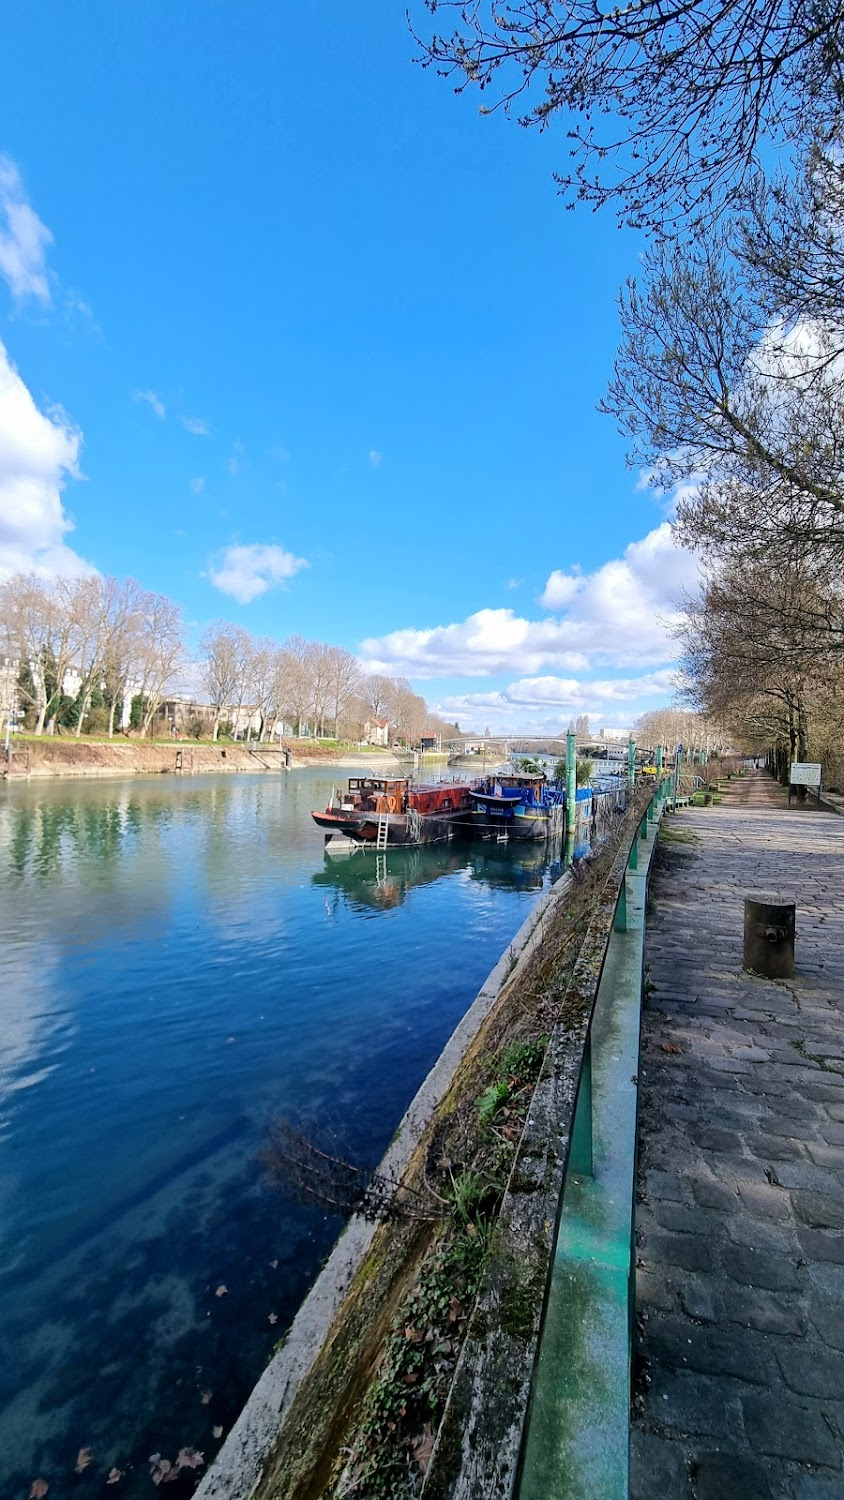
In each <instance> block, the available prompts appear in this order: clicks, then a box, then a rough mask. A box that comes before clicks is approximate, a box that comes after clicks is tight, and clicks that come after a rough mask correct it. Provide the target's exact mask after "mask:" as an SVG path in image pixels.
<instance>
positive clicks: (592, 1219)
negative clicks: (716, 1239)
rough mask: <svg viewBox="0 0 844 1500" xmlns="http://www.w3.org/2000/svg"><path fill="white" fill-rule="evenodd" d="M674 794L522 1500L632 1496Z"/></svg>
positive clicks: (667, 784) (593, 1101)
mask: <svg viewBox="0 0 844 1500" xmlns="http://www.w3.org/2000/svg"><path fill="white" fill-rule="evenodd" d="M661 770H662V768H661V767H660V771H661ZM670 795H671V778H670V777H668V776H665V775H662V774H661V775H660V777H659V780H658V784H657V789H656V793H655V796H654V798H653V801H652V802H651V803H650V804H649V806H648V809H647V812H646V813H645V815H644V816H643V818H642V821H641V823H640V825H639V827H638V830H637V834H636V836H635V837H634V838H633V840H632V843H631V848H630V856H629V860H628V863H627V869H626V873H625V878H624V879H623V880H622V881H621V884H620V889H619V895H618V901H617V903H616V907H615V914H614V920H613V927H612V932H611V935H610V938H609V942H608V946H607V952H606V957H605V960H604V966H603V970H602V973H601V979H600V984H599V988H598V993H597V998H596V1001H595V1007H594V1012H593V1016H592V1022H591V1025H590V1028H589V1033H588V1036H587V1041H586V1047H585V1049H584V1055H583V1065H582V1069H581V1073H580V1081H579V1085H578V1091H577V1100H576V1104H575V1114H574V1121H573V1125H572V1133H571V1148H570V1153H569V1160H568V1168H567V1171H566V1175H565V1178H564V1182H563V1189H562V1194H561V1201H560V1210H559V1219H558V1225H557V1237H556V1244H555V1248H554V1257H553V1261H552V1268H551V1275H550V1282H549V1287H548V1294H547V1301H546V1306H545V1312H544V1318H543V1323H542V1330H541V1336H540V1345H539V1353H538V1359H537V1363H536V1368H535V1373H534V1381H533V1387H532V1392H531V1404H530V1414H529V1421H528V1428H527V1434H526V1438H525V1441H524V1444H523V1449H522V1459H521V1478H520V1483H519V1486H518V1495H519V1500H626V1496H627V1494H628V1444H629V1408H630V1380H631V1369H632V1329H633V1318H634V1312H635V1196H636V1127H637V1108H638V1093H639V1090H638V1072H639V1040H640V1020H641V1004H642V990H643V973H644V935H645V902H646V898H647V883H648V876H649V871H650V865H651V858H652V855H653V850H654V847H655V844H656V837H655V835H656V832H657V830H658V825H659V820H660V818H661V816H662V813H663V811H664V809H665V806H666V802H667V801H669V800H670Z"/></svg>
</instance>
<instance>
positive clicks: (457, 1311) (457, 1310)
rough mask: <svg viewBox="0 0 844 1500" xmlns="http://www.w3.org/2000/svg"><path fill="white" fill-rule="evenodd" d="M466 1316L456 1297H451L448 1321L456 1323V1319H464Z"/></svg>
mask: <svg viewBox="0 0 844 1500" xmlns="http://www.w3.org/2000/svg"><path fill="white" fill-rule="evenodd" d="M465 1316H466V1314H465V1313H464V1311H463V1308H462V1307H461V1306H460V1303H459V1302H458V1300H457V1298H456V1297H452V1298H451V1300H450V1301H449V1304H448V1321H449V1323H456V1322H457V1319H458V1318H465Z"/></svg>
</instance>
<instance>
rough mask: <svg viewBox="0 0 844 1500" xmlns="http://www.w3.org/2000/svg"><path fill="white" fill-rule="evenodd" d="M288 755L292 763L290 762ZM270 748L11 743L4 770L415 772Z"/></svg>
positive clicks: (48, 776)
mask: <svg viewBox="0 0 844 1500" xmlns="http://www.w3.org/2000/svg"><path fill="white" fill-rule="evenodd" d="M285 749H289V752H290V761H289V764H288V763H287V762H286V758H285ZM285 749H281V748H279V747H278V746H271V745H258V744H255V745H249V746H247V745H244V744H225V745H209V744H191V743H185V742H183V741H181V742H180V741H174V742H173V744H172V745H170V744H167V745H156V744H149V743H145V742H144V741H143V740H126V739H124V738H122V737H121V738H120V739H115V740H104V741H96V742H93V743H92V742H90V741H75V740H64V739H60V740H56V739H44V740H13V741H12V744H11V755H10V758H9V762H8V765H7V767H5V768H4V776H3V780H4V782H5V783H6V784H7V785H11V784H12V783H16V782H25V783H28V782H32V781H41V780H54V779H60V778H64V779H68V778H74V779H75V778H89V777H103V776H121V777H122V776H162V775H171V776H179V775H183V776H201V775H211V774H213V775H220V774H230V773H238V774H245V775H254V774H257V775H266V774H267V773H268V772H270V773H272V772H275V773H278V772H282V771H287V770H291V771H300V770H304V769H306V768H307V767H309V766H317V767H319V766H324V767H325V769H326V770H330V769H332V768H338V767H339V768H343V767H347V768H349V769H351V770H364V771H366V772H369V773H370V774H371V775H377V774H378V772H379V770H381V771H383V772H384V773H386V774H387V775H399V774H402V773H404V774H407V773H409V772H410V771H412V770H413V769H414V768H413V767H412V766H410V765H409V764H408V763H407V762H406V761H402V760H399V759H397V757H396V756H393V755H389V754H384V753H379V752H375V753H373V751H372V748H371V747H369V746H366V747H362V748H361V750H360V752H359V753H355V752H353V751H351V750H330V749H325V750H323V749H322V748H321V747H320V748H319V751H318V753H317V754H314V753H310V754H309V753H308V751H307V750H304V749H303V750H301V751H300V750H298V748H293V747H285Z"/></svg>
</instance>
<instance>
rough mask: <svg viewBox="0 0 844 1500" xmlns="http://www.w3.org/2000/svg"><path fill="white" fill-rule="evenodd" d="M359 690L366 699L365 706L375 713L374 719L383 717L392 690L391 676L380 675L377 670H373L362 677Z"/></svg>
mask: <svg viewBox="0 0 844 1500" xmlns="http://www.w3.org/2000/svg"><path fill="white" fill-rule="evenodd" d="M361 692H362V694H363V697H364V698H365V700H366V704H367V707H368V708H369V709H370V710H371V711H372V713H373V714H374V715H375V717H376V719H383V717H384V715H385V714H386V713H387V711H388V707H389V703H390V697H391V694H392V692H393V684H392V678H390V677H382V676H381V674H380V673H379V672H373V673H372V674H371V675H370V676H368V677H364V679H363V683H362V684H361Z"/></svg>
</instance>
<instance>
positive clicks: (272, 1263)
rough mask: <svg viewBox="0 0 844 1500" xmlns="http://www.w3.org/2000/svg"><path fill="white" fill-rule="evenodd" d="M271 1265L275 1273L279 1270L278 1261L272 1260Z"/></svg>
mask: <svg viewBox="0 0 844 1500" xmlns="http://www.w3.org/2000/svg"><path fill="white" fill-rule="evenodd" d="M270 1265H271V1266H272V1268H273V1270H274V1271H277V1270H278V1261H277V1260H271V1261H270Z"/></svg>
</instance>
